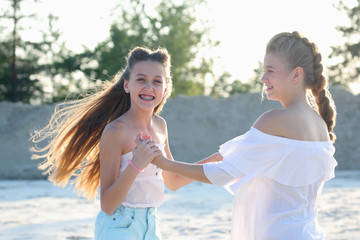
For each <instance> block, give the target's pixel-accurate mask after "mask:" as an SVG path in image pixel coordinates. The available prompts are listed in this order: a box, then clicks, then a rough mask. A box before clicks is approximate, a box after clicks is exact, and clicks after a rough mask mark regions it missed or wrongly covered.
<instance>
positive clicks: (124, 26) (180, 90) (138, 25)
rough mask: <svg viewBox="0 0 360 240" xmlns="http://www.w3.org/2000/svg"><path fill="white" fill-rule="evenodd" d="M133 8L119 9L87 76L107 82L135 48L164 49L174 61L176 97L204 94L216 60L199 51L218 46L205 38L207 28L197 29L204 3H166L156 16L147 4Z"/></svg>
mask: <svg viewBox="0 0 360 240" xmlns="http://www.w3.org/2000/svg"><path fill="white" fill-rule="evenodd" d="M130 4H131V6H130V7H124V4H121V5H119V6H121V7H119V6H118V9H120V11H121V12H120V14H119V15H120V17H118V18H117V19H119V20H118V21H116V22H114V23H113V24H112V26H111V29H110V37H109V38H108V39H107V40H105V41H104V42H101V43H99V44H98V45H97V47H96V48H95V50H94V52H93V59H94V60H96V62H97V67H96V68H95V69H94V68H86V70H87V72H88V73H91V74H92V78H95V79H102V80H105V79H108V78H110V77H111V76H113V75H114V74H116V72H117V71H119V69H120V68H121V67H124V66H125V64H126V62H125V57H126V56H127V54H128V51H129V50H131V49H132V48H134V47H135V46H145V47H148V48H151V49H156V48H158V47H165V48H166V49H167V50H168V51H169V53H170V55H171V58H172V59H171V60H172V76H173V86H174V93H173V96H175V95H177V94H185V95H199V94H203V93H204V79H205V76H206V74H211V73H212V70H211V68H212V65H213V60H212V59H208V58H205V57H202V56H201V55H200V53H199V49H200V48H201V47H202V44H203V45H205V46H206V47H208V48H211V47H214V46H216V45H217V44H218V43H217V42H212V41H211V40H210V39H208V38H206V36H207V32H208V29H207V28H206V27H205V28H201V29H199V28H198V29H196V28H195V27H194V24H195V23H196V21H197V19H196V17H195V6H198V5H199V4H204V1H203V0H192V1H184V2H182V3H181V4H176V3H174V2H173V1H166V0H163V1H161V2H160V3H159V4H158V5H157V7H156V13H153V14H150V13H148V12H147V9H146V4H145V1H140V0H131V1H130ZM89 53H91V51H90V52H89Z"/></svg>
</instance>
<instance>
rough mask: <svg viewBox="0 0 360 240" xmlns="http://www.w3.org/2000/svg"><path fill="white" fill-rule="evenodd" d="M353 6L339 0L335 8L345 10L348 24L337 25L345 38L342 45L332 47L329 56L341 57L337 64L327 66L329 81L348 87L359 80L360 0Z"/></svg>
mask: <svg viewBox="0 0 360 240" xmlns="http://www.w3.org/2000/svg"><path fill="white" fill-rule="evenodd" d="M356 3H357V5H356V6H354V7H353V8H350V7H347V6H346V5H345V4H344V3H343V2H342V1H340V3H339V5H338V6H337V9H338V10H340V11H345V12H346V14H347V16H348V17H349V19H350V21H351V24H350V26H338V27H337V28H336V29H337V30H338V31H340V32H341V33H342V35H343V37H345V38H347V42H346V43H345V44H344V45H341V46H336V47H332V53H331V54H330V56H329V57H330V58H339V59H341V60H340V61H341V62H339V63H338V64H336V65H333V66H330V67H329V81H330V82H331V83H332V84H336V85H343V86H346V87H349V84H350V83H352V82H359V80H360V78H359V75H360V64H359V63H360V0H357V1H356Z"/></svg>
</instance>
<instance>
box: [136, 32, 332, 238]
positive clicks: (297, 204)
mask: <svg viewBox="0 0 360 240" xmlns="http://www.w3.org/2000/svg"><path fill="white" fill-rule="evenodd" d="M261 81H262V83H263V84H264V89H265V92H266V95H267V98H268V99H270V100H275V101H279V102H280V103H281V104H282V107H283V108H281V109H272V110H270V111H268V112H265V113H264V114H263V115H261V116H260V117H259V118H258V119H257V120H256V121H255V123H254V124H253V126H252V127H251V128H250V130H249V131H248V132H247V133H245V134H244V135H241V136H238V137H236V138H234V139H232V140H230V141H228V142H226V143H224V144H223V145H221V146H220V149H219V152H218V153H215V154H213V155H212V156H210V157H208V158H207V159H206V160H207V161H212V162H214V161H219V162H216V163H207V164H202V165H194V164H186V163H181V162H176V161H170V160H168V159H167V158H166V157H165V156H160V157H157V158H155V159H154V161H153V163H154V164H155V165H157V166H159V167H160V168H162V169H164V170H166V171H172V172H174V173H177V174H180V175H183V176H186V177H188V178H192V179H194V180H197V181H200V182H205V183H212V184H216V185H219V186H225V187H226V188H227V189H228V190H229V191H230V192H232V193H233V194H234V196H235V199H234V209H233V220H232V233H231V236H232V237H231V239H233V240H235V239H236V240H238V239H246V240H264V239H284V240H288V239H292V240H297V239H298V240H304V239H307V240H308V239H324V238H325V234H324V231H323V230H322V228H321V227H320V226H319V224H318V221H317V214H318V210H317V206H316V203H317V200H318V198H319V196H320V194H321V191H322V188H323V186H324V183H325V181H328V180H329V179H331V178H333V177H334V176H335V175H334V169H335V167H336V165H337V162H336V160H335V159H334V157H333V154H334V152H335V148H334V146H333V143H334V141H335V134H334V133H333V128H334V126H335V119H336V110H335V105H334V102H333V100H332V97H331V95H330V93H329V90H328V86H327V81H326V78H325V77H324V75H323V66H322V64H321V55H320V53H319V52H318V49H317V47H316V45H315V44H314V43H312V42H310V41H309V40H308V39H307V38H304V37H302V36H301V35H300V34H299V33H298V32H293V33H280V34H277V35H275V36H274V37H273V38H272V39H271V40H270V41H269V43H268V45H267V48H266V54H265V58H264V74H263V76H262V79H261ZM239 114H246V113H239ZM138 142H140V141H138ZM145 151H147V150H145Z"/></svg>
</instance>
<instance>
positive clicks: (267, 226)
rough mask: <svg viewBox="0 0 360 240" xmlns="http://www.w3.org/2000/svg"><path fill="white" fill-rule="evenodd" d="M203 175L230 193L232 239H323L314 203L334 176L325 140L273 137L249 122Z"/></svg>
mask: <svg viewBox="0 0 360 240" xmlns="http://www.w3.org/2000/svg"><path fill="white" fill-rule="evenodd" d="M219 152H220V154H221V155H222V156H223V161H222V162H218V163H207V164H204V166H203V168H204V172H205V174H206V176H207V178H208V179H209V180H210V181H211V182H212V183H213V184H215V185H219V186H224V187H225V188H226V189H228V190H229V191H230V192H231V193H233V194H234V197H235V199H234V209H233V223H232V233H231V236H232V239H233V240H235V239H236V240H239V239H244V240H270V239H276V240H279V239H284V240H285V239H286V240H288V239H292V240H296V239H299V240H300V239H301V240H307V239H324V232H323V230H322V229H321V227H320V226H319V225H318V222H317V212H318V211H317V207H316V202H317V199H318V197H319V195H320V194H321V191H322V188H323V185H324V182H325V181H327V180H329V179H331V178H333V177H334V176H335V174H334V170H335V167H336V166H337V162H336V160H335V159H334V157H333V154H334V152H335V148H334V146H333V145H332V143H331V142H330V141H322V142H311V141H300V140H293V139H288V138H283V137H277V136H273V135H269V134H266V133H263V132H261V131H259V130H257V129H256V128H254V127H252V128H251V129H250V130H249V131H248V132H247V133H245V134H244V135H241V136H239V137H236V138H234V139H232V140H230V141H228V142H226V143H224V144H223V145H221V146H220V150H219Z"/></svg>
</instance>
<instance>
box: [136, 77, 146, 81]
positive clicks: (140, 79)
mask: <svg viewBox="0 0 360 240" xmlns="http://www.w3.org/2000/svg"><path fill="white" fill-rule="evenodd" d="M136 81H138V82H143V81H145V79H144V78H137V79H136Z"/></svg>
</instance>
